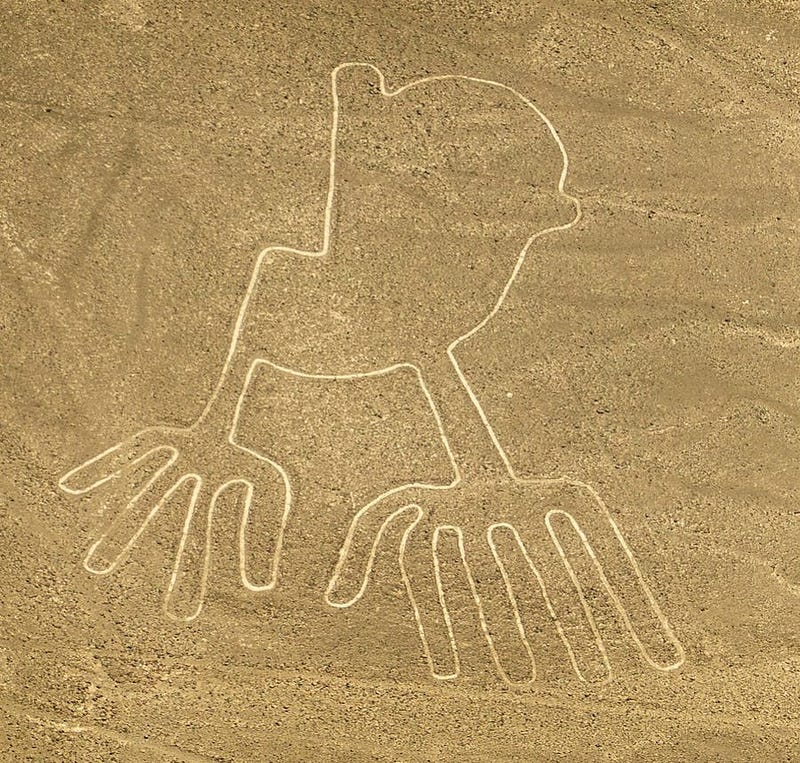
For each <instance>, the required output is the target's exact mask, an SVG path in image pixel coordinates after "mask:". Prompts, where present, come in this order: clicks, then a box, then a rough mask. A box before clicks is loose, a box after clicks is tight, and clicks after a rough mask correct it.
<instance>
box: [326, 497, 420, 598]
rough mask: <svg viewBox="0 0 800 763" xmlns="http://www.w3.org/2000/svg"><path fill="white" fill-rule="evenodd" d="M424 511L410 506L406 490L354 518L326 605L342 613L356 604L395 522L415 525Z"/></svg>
mask: <svg viewBox="0 0 800 763" xmlns="http://www.w3.org/2000/svg"><path fill="white" fill-rule="evenodd" d="M421 517H422V509H421V508H420V507H419V506H417V505H416V504H414V503H411V502H410V497H409V496H408V494H407V491H406V490H405V489H401V490H399V491H395V492H393V493H389V494H384V495H382V496H379V497H378V498H376V499H375V500H374V501H372V502H371V503H368V504H367V505H366V506H364V508H362V509H361V510H360V511H359V512H358V513H357V514H356V515H355V517H354V518H353V521H352V523H351V525H350V529H349V530H348V532H347V537H346V538H345V540H344V543H343V544H342V547H341V549H340V550H339V560H338V562H337V563H336V567H335V569H334V571H333V574H332V576H331V579H330V582H329V583H328V587H327V588H326V590H325V601H326V602H327V603H328V604H330V605H331V606H332V607H337V608H339V609H343V608H345V607H350V606H352V605H353V604H355V603H356V602H357V601H358V600H359V599H360V598H361V597H362V596H363V595H364V592H365V591H366V590H367V586H368V585H369V581H370V575H371V573H372V566H373V563H374V561H375V557H376V556H377V554H378V550H379V547H380V545H381V542H382V540H383V536H384V534H385V532H386V530H387V528H388V527H389V525H390V524H392V523H393V522H395V521H396V520H397V521H400V522H402V523H403V525H404V526H405V527H409V526H411V525H412V524H416V523H417V522H418V521H419V520H420V518H421Z"/></svg>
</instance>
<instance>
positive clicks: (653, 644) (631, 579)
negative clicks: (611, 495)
mask: <svg viewBox="0 0 800 763" xmlns="http://www.w3.org/2000/svg"><path fill="white" fill-rule="evenodd" d="M571 492H572V500H570V502H569V505H568V506H566V507H564V508H558V509H552V510H551V511H550V512H548V514H547V516H546V518H545V523H546V525H547V527H548V530H549V532H550V534H551V536H552V538H553V543H554V544H555V546H556V548H557V549H558V552H559V554H561V555H562V556H563V557H564V561H565V564H566V566H567V570H568V572H569V574H570V576H571V577H572V579H573V581H574V582H575V584H576V585H578V586H580V587H582V588H583V589H584V590H590V589H591V588H592V587H599V589H600V590H601V591H602V592H603V593H604V594H605V595H606V596H607V597H608V599H609V600H610V602H611V603H612V604H613V607H614V609H615V610H616V612H617V614H618V615H619V619H620V622H621V624H622V625H623V627H624V628H625V630H626V631H627V632H628V634H629V635H630V637H631V639H632V640H633V642H634V644H635V646H636V647H637V649H638V650H639V652H640V654H641V655H642V657H643V659H644V660H645V661H646V662H647V663H648V664H649V665H650V666H652V667H653V668H656V669H658V670H673V669H675V668H677V667H679V666H680V665H681V664H683V662H684V659H685V655H684V651H683V647H682V646H681V644H680V642H679V641H678V639H677V637H676V636H675V634H674V632H673V630H672V627H671V626H670V624H669V622H668V620H667V618H666V617H665V616H664V614H663V612H662V611H661V608H660V607H659V605H658V603H657V601H656V599H655V596H654V595H653V593H652V591H651V590H650V587H649V585H648V584H647V582H646V581H645V578H644V575H643V573H642V570H641V568H640V566H639V563H638V562H637V560H636V558H635V556H634V555H633V551H632V550H631V548H630V546H629V545H628V542H627V541H626V540H625V538H624V536H623V535H622V532H621V531H620V529H619V527H618V525H617V524H616V522H615V521H614V520H613V518H612V517H611V514H610V513H609V511H608V508H607V507H606V506H605V504H604V503H603V501H602V499H601V498H600V496H599V495H598V494H597V493H596V492H595V491H594V490H593V489H592V488H591V487H590V486H588V485H583V484H577V485H575V486H574V487H573V489H572V491H571Z"/></svg>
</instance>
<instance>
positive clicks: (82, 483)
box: [59, 427, 291, 622]
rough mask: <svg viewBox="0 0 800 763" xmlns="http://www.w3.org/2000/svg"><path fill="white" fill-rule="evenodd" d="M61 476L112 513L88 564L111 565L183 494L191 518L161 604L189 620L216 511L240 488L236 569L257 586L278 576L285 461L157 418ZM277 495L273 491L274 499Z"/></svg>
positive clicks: (287, 497)
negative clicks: (164, 423)
mask: <svg viewBox="0 0 800 763" xmlns="http://www.w3.org/2000/svg"><path fill="white" fill-rule="evenodd" d="M59 486H60V487H61V488H62V489H63V490H65V491H66V492H68V493H71V494H73V495H85V494H86V495H88V496H90V500H91V501H92V502H93V503H94V504H95V505H96V507H97V509H98V511H101V512H103V513H104V514H105V513H108V514H109V517H108V521H107V522H106V524H105V526H104V527H103V529H102V530H101V531H100V533H99V535H98V537H97V539H96V540H95V541H94V542H93V543H92V545H91V546H90V548H89V550H88V552H87V554H86V557H85V559H84V563H83V564H84V567H85V568H86V569H87V570H88V571H89V572H92V573H94V574H96V575H107V574H108V573H110V572H113V571H114V570H115V569H117V567H119V565H120V564H121V563H122V562H123V561H124V560H125V558H126V557H127V556H128V554H129V553H130V552H131V550H132V549H133V548H134V547H135V546H136V545H137V542H138V541H139V539H140V537H141V536H142V534H143V533H144V531H145V529H146V528H147V526H148V524H150V522H151V521H152V520H153V518H154V517H155V516H156V514H158V513H159V512H161V511H162V510H164V509H165V507H166V506H167V504H168V503H170V502H174V501H176V500H177V499H178V498H179V497H184V499H185V500H186V503H185V520H184V522H183V530H182V533H181V537H180V539H179V541H178V544H177V551H176V554H175V562H174V566H173V569H172V575H171V577H170V580H169V583H168V586H167V591H166V596H165V601H164V608H165V611H166V613H167V615H168V616H169V617H171V618H173V619H175V620H181V621H186V622H188V621H190V620H193V619H194V618H196V617H197V616H198V615H199V614H200V612H201V610H202V608H203V601H204V598H205V594H206V589H207V584H208V574H209V567H210V560H211V552H212V540H213V534H212V530H213V520H214V512H215V509H216V507H217V504H218V503H219V501H220V498H221V497H222V496H223V494H227V493H228V492H229V491H237V492H238V498H239V502H240V506H241V523H240V525H239V535H238V540H239V548H238V555H239V572H240V575H241V581H242V584H243V585H244V586H245V587H246V588H248V589H250V590H251V591H269V590H271V589H272V588H273V587H274V586H275V583H276V580H277V575H278V562H279V559H280V553H281V548H282V544H283V533H284V528H285V525H286V521H287V519H288V515H289V510H290V507H291V490H290V487H289V481H288V478H287V476H286V473H285V472H284V471H283V469H281V467H280V466H279V465H278V464H276V463H274V462H272V461H270V460H269V459H266V458H265V457H264V456H261V455H259V454H257V453H255V452H253V451H250V450H247V449H245V448H242V447H240V446H237V445H235V444H234V443H233V442H232V441H231V440H230V438H228V437H226V436H225V435H220V436H216V437H212V436H210V433H209V432H207V431H205V430H203V429H202V428H200V429H197V428H195V427H189V428H186V429H178V428H171V427H152V428H149V429H145V430H143V431H141V432H139V433H138V434H136V435H134V436H133V437H131V438H129V439H127V440H125V441H123V442H121V443H119V444H118V445H115V446H113V447H111V448H109V449H108V450H105V451H103V452H102V453H100V454H99V455H97V456H95V457H94V458H92V459H90V460H89V461H87V462H85V463H83V464H81V465H80V466H78V467H76V468H74V469H72V470H71V471H69V472H68V473H67V474H65V475H64V476H63V477H62V478H61V479H60V480H59ZM276 499H277V500H276Z"/></svg>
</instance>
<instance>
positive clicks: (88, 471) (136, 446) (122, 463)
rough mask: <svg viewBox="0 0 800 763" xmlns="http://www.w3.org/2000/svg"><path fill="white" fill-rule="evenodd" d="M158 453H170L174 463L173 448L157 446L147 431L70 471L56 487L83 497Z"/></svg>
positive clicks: (175, 456) (174, 452)
mask: <svg viewBox="0 0 800 763" xmlns="http://www.w3.org/2000/svg"><path fill="white" fill-rule="evenodd" d="M161 450H163V451H166V452H169V454H170V455H171V457H172V458H173V460H174V459H175V458H177V451H175V449H174V448H170V447H167V446H164V445H160V444H158V443H156V442H155V441H154V439H153V437H152V436H151V435H150V433H148V432H143V433H140V434H138V435H136V436H134V437H132V438H130V439H129V440H125V441H124V442H121V443H118V444H117V445H114V446H112V447H110V448H108V449H107V450H104V451H103V452H102V453H99V454H98V455H96V456H94V458H90V459H89V460H88V461H84V462H83V463H82V464H79V465H78V466H76V467H75V468H74V469H71V470H70V471H68V472H67V473H66V474H65V475H64V476H63V477H61V479H60V480H59V481H58V486H59V487H60V488H61V489H62V490H63V491H64V492H66V493H70V494H72V495H83V494H84V493H88V492H90V491H91V490H94V489H95V488H97V487H100V485H102V484H103V483H105V482H108V481H109V480H112V479H114V478H115V477H119V476H120V474H121V473H122V471H123V470H125V469H126V468H132V467H135V466H136V464H138V463H139V462H141V461H142V460H144V459H147V458H148V457H150V456H151V455H152V454H154V453H156V452H157V451H161Z"/></svg>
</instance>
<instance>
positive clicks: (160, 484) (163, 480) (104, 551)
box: [83, 457, 185, 575]
mask: <svg viewBox="0 0 800 763" xmlns="http://www.w3.org/2000/svg"><path fill="white" fill-rule="evenodd" d="M144 458H146V457H143V459H144ZM173 463H174V459H173V458H172V457H170V458H169V459H168V460H167V461H166V462H165V463H162V464H161V466H159V467H158V468H157V469H156V470H155V471H154V472H153V473H152V474H151V475H150V476H149V477H148V478H146V479H145V480H144V484H141V481H140V480H137V479H135V478H136V477H137V476H138V475H137V474H136V473H132V474H130V475H129V476H131V477H132V478H134V479H132V480H130V481H129V482H128V484H126V486H125V487H129V488H130V490H125V489H122V490H119V491H116V492H115V494H114V495H113V496H110V497H109V499H108V502H109V503H110V507H111V509H112V511H111V519H110V521H109V522H108V524H107V525H106V526H105V527H104V528H103V530H102V531H101V532H100V534H99V536H98V537H97V539H96V540H95V542H94V543H93V544H92V545H91V546H90V547H89V550H88V551H87V552H86V557H85V559H84V561H83V566H84V567H85V568H86V569H87V570H88V571H89V572H92V573H94V574H96V575H106V574H108V573H109V572H111V571H113V570H114V569H116V568H117V567H118V566H119V564H120V563H121V562H122V561H123V560H124V559H125V558H126V557H127V555H128V554H129V553H130V551H131V549H132V548H133V547H134V545H136V542H137V541H138V540H139V537H140V536H141V535H142V533H143V532H144V531H145V529H146V528H147V526H148V525H149V524H150V522H151V521H152V520H153V518H154V517H155V516H156V514H157V513H158V512H159V511H161V510H162V509H163V507H164V506H165V505H166V503H168V502H169V501H170V499H171V498H172V496H173V495H174V494H175V493H176V492H177V491H178V490H179V489H180V488H181V485H182V483H183V480H184V479H185V478H181V479H180V480H178V481H175V477H174V475H173V473H172V465H173ZM132 482H138V483H139V484H136V485H135V486H134V484H131V483H132Z"/></svg>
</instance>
